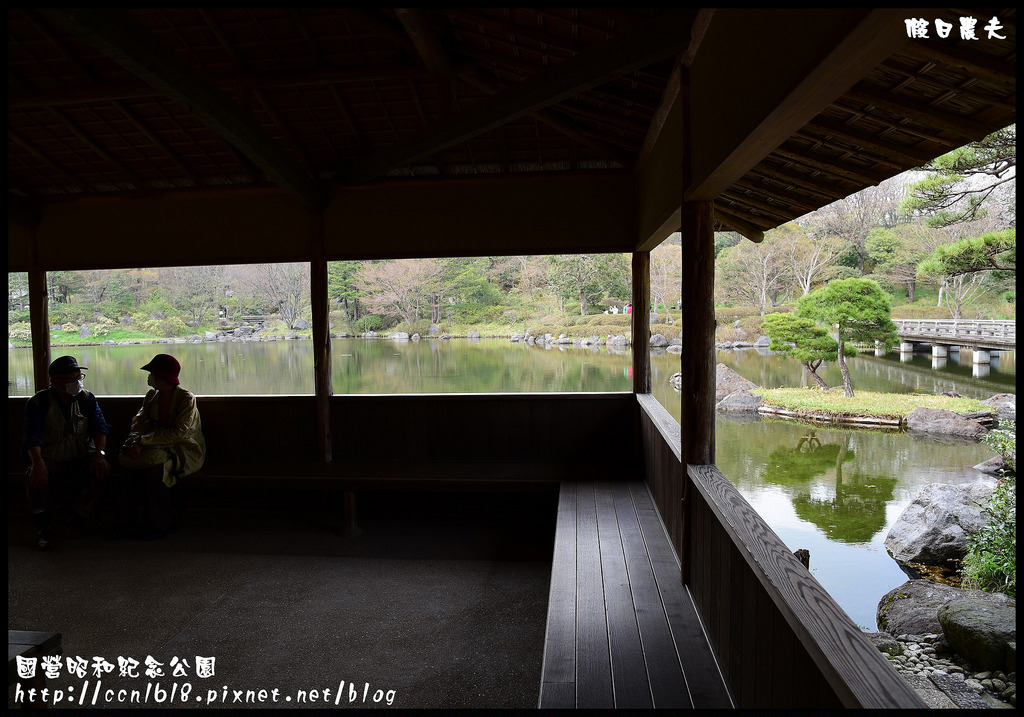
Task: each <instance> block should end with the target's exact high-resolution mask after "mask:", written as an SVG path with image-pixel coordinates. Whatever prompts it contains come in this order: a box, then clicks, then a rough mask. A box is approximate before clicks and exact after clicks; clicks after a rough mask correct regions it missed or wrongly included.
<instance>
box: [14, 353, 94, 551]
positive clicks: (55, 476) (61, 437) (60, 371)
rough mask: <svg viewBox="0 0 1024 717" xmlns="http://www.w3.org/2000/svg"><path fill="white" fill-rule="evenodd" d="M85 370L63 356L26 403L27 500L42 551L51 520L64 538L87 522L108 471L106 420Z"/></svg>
mask: <svg viewBox="0 0 1024 717" xmlns="http://www.w3.org/2000/svg"><path fill="white" fill-rule="evenodd" d="M85 370H87V369H86V367H85V366H79V365H78V361H77V359H75V357H74V356H61V357H60V358H58V359H56V360H55V361H54V362H53V363H51V364H50V368H49V375H50V385H49V386H48V387H47V388H45V389H43V390H42V391H39V392H37V393H36V394H35V395H34V396H32V398H30V399H29V400H28V402H27V403H26V404H25V422H24V426H23V429H22V431H23V432H22V443H23V445H24V447H25V450H26V451H27V452H28V456H29V460H30V461H31V462H32V465H31V466H30V467H29V469H28V473H27V475H28V499H29V505H30V507H31V508H32V513H33V515H34V516H35V522H36V531H37V533H36V547H37V548H38V549H40V550H46V549H48V548H50V547H51V545H52V543H53V540H54V537H55V535H54V531H53V527H54V523H55V522H57V523H58V525H57V527H58V528H60V529H61V530H62V531H63V533H64V535H65V536H67V535H70V534H72V533H74V532H75V531H76V530H78V529H81V528H82V527H85V526H86V525H88V524H89V523H91V521H92V520H93V519H94V517H95V516H94V512H95V509H96V504H97V502H98V501H99V498H100V496H101V495H102V493H103V488H104V485H105V482H106V478H107V476H109V475H110V464H109V463H107V458H106V446H107V423H106V421H105V420H104V418H103V412H102V411H101V410H100V406H99V403H97V401H96V396H94V395H93V394H92V393H91V392H89V391H86V390H85V388H84V385H83V382H84V380H85V376H84V374H83V373H82V372H83V371H85ZM62 489H67V490H68V491H70V493H71V503H72V505H71V508H70V511H69V513H68V514H66V515H65V511H64V508H65V506H64V505H62V504H61V502H60V501H59V500H58V494H59V492H60V491H61V490H62ZM55 512H58V513H60V515H59V516H57V519H56V520H55V518H54V513H55Z"/></svg>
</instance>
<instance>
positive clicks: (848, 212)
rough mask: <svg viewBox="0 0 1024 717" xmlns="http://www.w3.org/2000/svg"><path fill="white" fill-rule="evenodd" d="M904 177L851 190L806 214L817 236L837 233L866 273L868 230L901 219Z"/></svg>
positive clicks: (862, 272) (893, 223) (904, 188)
mask: <svg viewBox="0 0 1024 717" xmlns="http://www.w3.org/2000/svg"><path fill="white" fill-rule="evenodd" d="M906 182H907V177H906V176H904V175H902V174H901V175H897V176H895V177H892V178H891V179H888V180H886V181H884V182H882V183H881V184H879V185H878V186H875V187H868V188H867V189H865V190H863V191H860V192H857V193H856V194H851V195H850V196H848V197H846V198H844V199H840V200H839V201H837V202H833V203H832V204H829V205H828V206H825V207H822V208H821V209H819V210H818V211H816V212H813V213H812V214H810V215H808V217H807V220H808V222H809V225H810V226H811V227H813V232H814V234H815V235H816V236H817V237H818V238H823V237H827V236H834V237H838V238H839V239H840V240H841V241H842V242H843V243H844V245H845V246H847V247H849V249H850V250H851V251H853V252H854V253H855V254H856V256H857V264H858V267H859V268H860V273H861V274H865V273H867V261H868V252H867V248H866V247H865V244H866V242H867V238H868V232H870V231H871V230H872V229H874V228H876V227H886V228H891V227H894V226H896V224H897V223H899V222H900V221H901V219H902V215H901V214H900V202H901V201H902V200H903V197H904V196H905V195H906V192H907V189H906Z"/></svg>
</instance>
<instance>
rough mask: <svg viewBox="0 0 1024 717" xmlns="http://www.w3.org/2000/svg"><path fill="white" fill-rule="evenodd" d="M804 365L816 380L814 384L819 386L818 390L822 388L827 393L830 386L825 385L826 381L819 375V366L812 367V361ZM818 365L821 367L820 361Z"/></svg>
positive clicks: (805, 362)
mask: <svg viewBox="0 0 1024 717" xmlns="http://www.w3.org/2000/svg"><path fill="white" fill-rule="evenodd" d="M803 364H804V368H805V369H807V374H808V375H809V376H810V377H811V378H813V379H814V382H815V383H816V384H818V388H820V389H821V390H822V391H827V390H828V384H827V383H825V379H823V378H822V377H821V376H819V375H818V366H813V367H812V366H811V362H810V361H804V362H803ZM818 365H819V366H820V365H821V362H820V361H819V362H818Z"/></svg>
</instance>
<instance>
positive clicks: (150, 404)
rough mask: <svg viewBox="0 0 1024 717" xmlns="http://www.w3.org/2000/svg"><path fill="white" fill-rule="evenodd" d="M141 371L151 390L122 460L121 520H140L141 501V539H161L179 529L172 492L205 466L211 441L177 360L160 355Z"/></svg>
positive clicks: (135, 418) (122, 449) (134, 419)
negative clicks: (145, 373) (182, 382)
mask: <svg viewBox="0 0 1024 717" xmlns="http://www.w3.org/2000/svg"><path fill="white" fill-rule="evenodd" d="M142 370H143V371H149V378H148V380H147V383H148V384H149V386H150V387H151V388H150V390H149V392H148V393H147V394H146V397H145V398H143V399H142V408H141V409H139V412H138V413H137V414H135V417H134V418H133V419H132V427H131V433H130V434H129V436H128V440H127V441H125V443H124V446H122V448H121V453H120V456H119V457H118V460H119V463H120V465H121V468H122V469H123V471H122V473H123V475H122V481H123V486H122V491H121V495H122V501H123V502H122V518H123V519H127V520H129V521H131V520H132V518H133V517H136V515H135V514H136V513H137V512H138V504H139V502H141V503H142V506H143V515H144V523H143V528H142V532H141V537H143V538H145V539H156V538H162V537H164V536H166V535H169V534H170V533H173V532H174V531H175V530H176V529H177V519H176V517H175V515H174V509H173V503H172V500H171V488H172V487H173V486H174V484H175V483H177V481H178V479H179V478H182V477H184V476H187V475H190V474H192V473H195V472H196V471H197V470H199V469H200V468H201V467H202V465H203V461H204V460H205V458H206V439H205V438H204V437H203V426H202V421H201V420H200V418H199V409H198V408H197V407H196V397H195V396H194V395H193V394H192V393H191V392H189V391H187V390H186V389H184V388H182V387H181V385H180V382H179V380H178V374H180V373H181V364H179V363H178V360H177V359H176V358H174V357H173V356H171V355H170V354H157V355H156V356H155V357H153V360H152V361H150V362H149V363H148V364H146V365H145V366H143V367H142ZM140 499H141V500H140Z"/></svg>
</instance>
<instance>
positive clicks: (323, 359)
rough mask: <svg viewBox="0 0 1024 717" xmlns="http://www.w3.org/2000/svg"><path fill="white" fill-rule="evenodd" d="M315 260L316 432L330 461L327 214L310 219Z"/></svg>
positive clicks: (312, 272)
mask: <svg viewBox="0 0 1024 717" xmlns="http://www.w3.org/2000/svg"><path fill="white" fill-rule="evenodd" d="M310 244H311V245H312V246H311V248H312V261H311V262H310V267H309V274H310V276H309V279H310V301H311V303H312V310H313V390H314V393H315V394H316V431H317V447H318V448H319V451H320V456H319V458H320V460H321V461H322V462H324V463H330V462H331V460H332V453H331V401H330V399H331V394H333V393H334V391H333V388H332V386H331V320H330V315H329V310H330V297H329V296H328V293H327V260H326V258H325V254H324V218H323V214H314V215H312V216H311V222H310Z"/></svg>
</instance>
